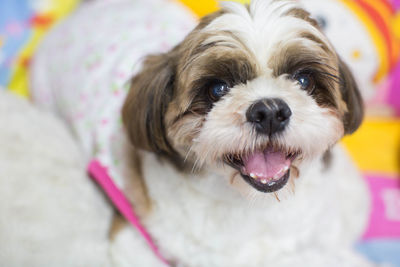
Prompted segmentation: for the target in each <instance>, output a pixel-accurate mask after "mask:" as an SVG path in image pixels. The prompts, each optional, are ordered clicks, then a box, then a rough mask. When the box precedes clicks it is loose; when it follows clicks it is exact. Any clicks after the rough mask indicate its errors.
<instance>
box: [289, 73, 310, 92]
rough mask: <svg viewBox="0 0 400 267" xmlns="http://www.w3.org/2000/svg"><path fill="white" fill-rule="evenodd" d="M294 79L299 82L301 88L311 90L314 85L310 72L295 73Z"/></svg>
mask: <svg viewBox="0 0 400 267" xmlns="http://www.w3.org/2000/svg"><path fill="white" fill-rule="evenodd" d="M294 79H295V80H296V81H297V82H298V83H299V85H300V86H301V89H303V90H310V89H311V90H313V89H314V87H315V81H314V78H313V76H312V74H311V73H307V72H300V73H297V74H295V75H294Z"/></svg>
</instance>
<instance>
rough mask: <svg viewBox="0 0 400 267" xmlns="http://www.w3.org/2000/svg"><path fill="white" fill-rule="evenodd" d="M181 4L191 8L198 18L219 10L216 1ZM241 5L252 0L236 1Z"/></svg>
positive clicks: (192, 0) (193, 1)
mask: <svg viewBox="0 0 400 267" xmlns="http://www.w3.org/2000/svg"><path fill="white" fill-rule="evenodd" d="M179 1H180V2H181V3H183V4H184V5H186V6H187V7H189V8H190V9H191V10H192V11H193V12H194V13H195V14H196V15H197V16H199V17H202V16H204V15H207V14H209V13H211V12H214V11H216V10H218V9H219V5H218V2H219V1H216V0H200V1H196V0H179ZM234 1H235V2H240V3H243V4H245V3H250V0H234Z"/></svg>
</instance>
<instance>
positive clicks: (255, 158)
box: [225, 146, 299, 193]
mask: <svg viewBox="0 0 400 267" xmlns="http://www.w3.org/2000/svg"><path fill="white" fill-rule="evenodd" d="M298 154H299V152H288V151H286V150H284V149H275V148H273V147H271V146H269V147H267V148H266V149H264V150H260V151H256V152H253V153H250V154H246V155H245V156H239V155H232V154H230V155H227V156H226V157H225V162H226V163H227V164H229V165H230V166H232V167H233V168H235V169H237V170H238V171H239V172H240V174H241V176H242V177H243V179H244V180H245V181H246V182H247V183H248V184H250V185H251V186H253V187H254V188H255V189H257V190H258V191H261V192H265V193H269V192H275V191H278V190H280V189H281V188H282V187H284V186H285V185H286V183H287V182H288V180H289V177H290V167H291V165H292V162H293V161H294V159H295V158H296V157H297V155H298Z"/></svg>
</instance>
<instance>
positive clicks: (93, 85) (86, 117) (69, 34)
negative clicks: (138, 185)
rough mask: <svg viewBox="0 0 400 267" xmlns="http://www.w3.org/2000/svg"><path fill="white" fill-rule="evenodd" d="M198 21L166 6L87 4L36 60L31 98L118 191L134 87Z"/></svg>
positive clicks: (140, 1)
mask: <svg viewBox="0 0 400 267" xmlns="http://www.w3.org/2000/svg"><path fill="white" fill-rule="evenodd" d="M195 20H196V19H195V17H194V16H193V15H192V14H191V13H190V12H189V11H188V10H187V9H186V8H185V7H183V6H181V5H179V3H177V2H172V1H168V0H136V1H129V0H104V1H88V2H87V3H84V4H82V6H81V7H80V8H79V9H78V10H77V11H76V12H75V13H74V14H72V15H71V16H70V17H69V18H68V19H66V20H65V21H64V22H63V23H61V24H60V25H58V26H57V27H55V29H54V30H52V31H51V32H50V33H49V35H48V36H47V38H46V39H45V41H44V42H43V44H42V45H41V47H40V48H39V51H38V54H37V55H36V57H35V58H34V62H33V65H34V66H33V70H32V74H31V78H32V79H31V80H32V95H33V98H34V100H35V101H36V102H37V103H38V104H39V105H40V106H42V107H43V108H47V109H52V110H54V111H56V112H57V113H58V114H59V115H60V116H61V117H62V118H63V119H64V120H65V121H66V122H67V124H68V125H69V126H71V129H72V131H73V132H74V133H75V134H76V136H77V138H78V139H79V142H80V143H81V144H82V148H83V151H84V153H85V155H86V157H87V161H88V162H89V161H90V160H91V159H93V158H95V159H97V160H99V161H100V162H101V163H102V164H103V165H104V166H106V167H107V168H108V169H109V170H110V174H111V176H112V177H113V178H114V179H115V180H116V181H115V182H116V183H117V184H118V185H120V186H121V185H122V184H121V183H122V179H121V178H120V175H119V173H118V171H117V169H118V165H119V163H120V161H121V158H120V157H121V155H120V151H121V149H122V148H121V146H122V144H121V140H122V139H123V127H122V122H121V116H120V111H121V107H122V104H123V102H124V99H125V96H126V94H127V92H128V90H129V89H130V87H129V80H130V79H131V77H132V76H133V75H134V74H135V73H136V72H137V71H138V70H139V69H140V66H141V62H142V61H143V59H144V58H145V56H146V55H149V54H154V53H162V52H166V51H168V50H169V49H171V48H172V47H173V46H174V45H176V44H177V43H178V42H179V41H181V40H182V39H183V38H184V37H185V36H186V34H187V33H188V32H189V31H190V30H191V29H192V28H193V27H194V26H195Z"/></svg>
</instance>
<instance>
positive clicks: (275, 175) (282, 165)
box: [243, 149, 291, 181]
mask: <svg viewBox="0 0 400 267" xmlns="http://www.w3.org/2000/svg"><path fill="white" fill-rule="evenodd" d="M243 161H244V173H245V174H246V175H249V176H252V178H255V177H256V178H257V179H267V180H269V181H270V180H278V179H280V178H281V177H282V176H283V175H284V174H285V173H286V171H287V170H288V168H289V167H290V164H291V161H290V160H289V159H286V155H285V153H283V152H281V151H276V152H273V151H272V150H271V149H267V150H265V151H263V152H257V153H254V154H251V155H249V156H248V157H246V158H244V160H243Z"/></svg>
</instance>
